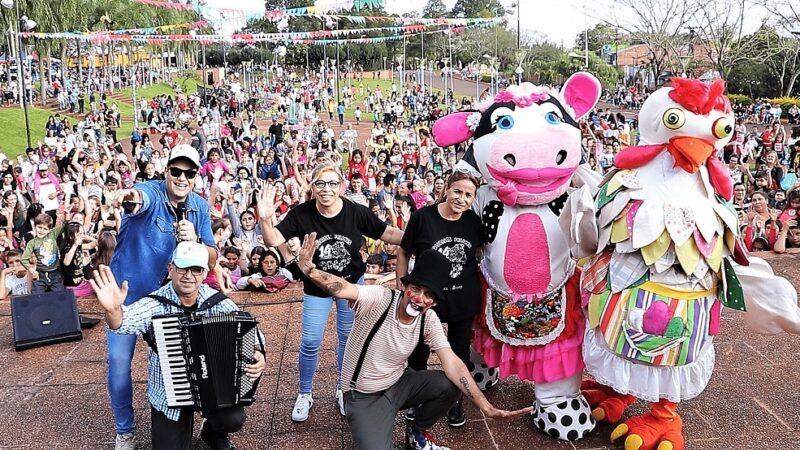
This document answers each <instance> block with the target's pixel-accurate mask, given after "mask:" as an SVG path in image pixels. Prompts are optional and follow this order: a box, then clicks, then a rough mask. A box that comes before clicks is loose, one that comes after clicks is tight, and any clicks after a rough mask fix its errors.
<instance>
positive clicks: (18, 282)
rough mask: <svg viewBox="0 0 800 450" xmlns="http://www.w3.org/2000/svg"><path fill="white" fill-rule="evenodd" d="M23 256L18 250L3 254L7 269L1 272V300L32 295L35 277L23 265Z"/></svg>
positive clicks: (7, 251)
mask: <svg viewBox="0 0 800 450" xmlns="http://www.w3.org/2000/svg"><path fill="white" fill-rule="evenodd" d="M21 256H22V253H21V252H20V251H19V250H16V249H12V250H6V251H5V253H3V259H4V260H5V262H6V267H5V268H4V269H3V270H2V271H0V299H3V300H7V299H8V297H9V296H12V295H14V296H16V295H27V294H30V293H31V285H32V284H33V277H34V275H33V273H31V271H29V270H28V269H26V268H25V266H23V265H22V262H21V260H22V258H21Z"/></svg>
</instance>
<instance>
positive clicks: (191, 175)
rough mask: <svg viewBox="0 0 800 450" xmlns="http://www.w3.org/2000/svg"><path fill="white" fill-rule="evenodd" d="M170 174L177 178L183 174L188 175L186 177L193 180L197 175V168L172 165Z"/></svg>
mask: <svg viewBox="0 0 800 450" xmlns="http://www.w3.org/2000/svg"><path fill="white" fill-rule="evenodd" d="M169 174H170V175H172V176H173V177H175V178H180V177H181V175H186V179H187V180H191V179H193V178H194V177H196V176H197V169H180V168H178V167H170V168H169Z"/></svg>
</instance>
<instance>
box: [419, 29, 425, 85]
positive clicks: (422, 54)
mask: <svg viewBox="0 0 800 450" xmlns="http://www.w3.org/2000/svg"><path fill="white" fill-rule="evenodd" d="M419 37H420V39H421V45H420V52H419V53H420V55H419V56H420V69H419V75H420V77H419V78H420V80H421V81H422V97H423V98H424V97H425V32H422V33H420V34H419Z"/></svg>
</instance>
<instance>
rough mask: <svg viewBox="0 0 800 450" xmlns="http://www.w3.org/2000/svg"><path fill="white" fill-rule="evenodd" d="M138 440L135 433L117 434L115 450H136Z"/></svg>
mask: <svg viewBox="0 0 800 450" xmlns="http://www.w3.org/2000/svg"><path fill="white" fill-rule="evenodd" d="M135 449H136V440H135V439H134V436H133V433H122V434H120V433H117V440H116V441H115V442H114V450H135Z"/></svg>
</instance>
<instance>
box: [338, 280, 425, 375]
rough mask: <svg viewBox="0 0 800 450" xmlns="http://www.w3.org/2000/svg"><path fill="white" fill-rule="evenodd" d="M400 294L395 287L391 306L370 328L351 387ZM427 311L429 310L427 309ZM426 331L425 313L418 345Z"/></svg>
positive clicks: (421, 321) (421, 342) (420, 327)
mask: <svg viewBox="0 0 800 450" xmlns="http://www.w3.org/2000/svg"><path fill="white" fill-rule="evenodd" d="M400 295H401V292H400V291H398V290H396V289H393V290H392V301H390V302H389V306H387V307H386V311H384V312H383V314H381V316H380V317H379V318H378V321H377V322H375V325H373V326H372V329H371V330H369V334H367V338H366V339H365V340H364V347H362V348H361V354H360V355H358V361H357V362H356V368H355V369H354V370H353V377H352V378H351V379H350V389H351V390H355V389H356V380H358V375H359V373H360V372H361V366H362V365H363V364H364V358H366V357H367V349H368V348H369V344H370V343H371V342H372V338H374V337H375V333H377V332H378V330H379V329H380V327H381V325H383V322H384V321H385V320H386V316H387V315H389V310H391V309H392V304H394V303H397V304H399V303H400ZM426 313H427V311H426ZM424 333H425V314H423V315H422V317H420V326H419V342H418V344H417V345H421V344H423V342H424Z"/></svg>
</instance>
